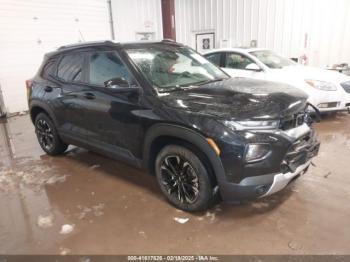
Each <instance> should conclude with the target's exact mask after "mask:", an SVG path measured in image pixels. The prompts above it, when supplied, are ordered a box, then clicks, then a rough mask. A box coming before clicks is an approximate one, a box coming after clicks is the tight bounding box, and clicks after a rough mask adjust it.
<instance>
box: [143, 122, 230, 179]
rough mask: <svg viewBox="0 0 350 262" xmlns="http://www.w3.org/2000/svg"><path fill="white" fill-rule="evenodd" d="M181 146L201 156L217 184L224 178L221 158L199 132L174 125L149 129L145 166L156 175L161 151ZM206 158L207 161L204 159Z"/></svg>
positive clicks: (144, 154)
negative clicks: (158, 155)
mask: <svg viewBox="0 0 350 262" xmlns="http://www.w3.org/2000/svg"><path fill="white" fill-rule="evenodd" d="M169 144H179V145H182V146H185V147H187V148H188V149H190V150H192V151H195V152H194V153H197V154H199V157H200V158H201V160H204V161H203V162H204V164H205V165H206V166H207V167H209V168H210V171H211V172H212V173H213V176H214V179H215V180H216V181H215V182H219V180H221V179H222V178H224V174H225V172H224V168H223V166H222V163H221V160H220V157H219V156H218V155H217V154H216V152H215V151H214V149H213V148H212V147H211V146H210V145H209V143H208V142H207V140H206V138H205V137H204V136H203V135H201V134H200V133H199V132H196V131H194V130H192V129H189V128H186V127H182V126H178V125H174V124H156V125H154V126H152V127H150V128H149V130H148V131H147V133H146V136H145V142H144V147H143V164H144V166H145V167H146V168H147V169H148V170H149V171H150V172H151V173H154V163H155V159H156V157H157V154H158V153H159V151H160V150H161V149H162V148H163V147H164V146H166V145H169ZM203 158H205V159H203Z"/></svg>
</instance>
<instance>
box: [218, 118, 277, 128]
mask: <svg viewBox="0 0 350 262" xmlns="http://www.w3.org/2000/svg"><path fill="white" fill-rule="evenodd" d="M223 123H224V125H225V126H227V127H229V128H231V129H232V130H246V129H276V128H277V127H278V125H279V121H278V120H262V121H224V122H223Z"/></svg>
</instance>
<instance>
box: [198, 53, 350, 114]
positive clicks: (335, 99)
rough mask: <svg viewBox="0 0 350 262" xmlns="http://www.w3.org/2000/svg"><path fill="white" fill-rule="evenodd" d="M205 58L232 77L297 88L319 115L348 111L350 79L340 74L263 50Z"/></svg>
mask: <svg viewBox="0 0 350 262" xmlns="http://www.w3.org/2000/svg"><path fill="white" fill-rule="evenodd" d="M205 57H206V58H207V59H208V60H209V61H211V62H212V63H214V64H216V65H217V66H219V67H221V68H222V69H223V70H224V71H225V72H226V73H228V74H229V75H230V76H232V77H249V78H255V79H263V80H268V81H275V82H281V83H287V84H290V85H293V86H295V87H297V88H300V89H301V90H303V91H304V92H306V93H307V94H308V95H309V98H308V101H309V102H310V103H311V104H313V105H314V106H316V107H317V108H318V109H319V111H320V112H332V111H344V110H349V109H350V77H349V76H346V75H344V74H341V73H338V72H334V71H329V70H326V69H321V68H316V67H311V66H303V65H300V64H298V63H295V62H294V61H292V60H291V59H288V58H285V57H282V56H280V55H278V54H276V53H274V52H273V51H271V50H267V49H257V48H227V49H217V50H212V51H210V52H208V53H206V54H205ZM349 112H350V111H349Z"/></svg>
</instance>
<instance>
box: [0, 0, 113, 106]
mask: <svg viewBox="0 0 350 262" xmlns="http://www.w3.org/2000/svg"><path fill="white" fill-rule="evenodd" d="M0 6H1V7H0V58H1V62H0V86H1V89H2V92H3V95H4V100H5V105H6V108H7V112H18V111H22V110H26V109H27V101H26V89H25V80H26V79H29V78H31V77H32V76H33V75H34V74H35V73H36V70H37V69H38V67H39V65H40V63H41V61H42V58H43V55H44V53H46V52H48V51H52V50H54V49H56V48H57V47H59V46H61V45H64V44H67V43H75V42H78V41H84V40H85V41H89V40H102V39H110V37H111V34H110V27H109V17H108V5H107V1H106V0H59V1H58V0H1V1H0Z"/></svg>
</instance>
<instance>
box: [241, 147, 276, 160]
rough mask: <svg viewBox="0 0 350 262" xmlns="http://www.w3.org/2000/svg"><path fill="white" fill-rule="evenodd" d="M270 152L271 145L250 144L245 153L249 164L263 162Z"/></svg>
mask: <svg viewBox="0 0 350 262" xmlns="http://www.w3.org/2000/svg"><path fill="white" fill-rule="evenodd" d="M269 152H270V145H269V144H249V145H248V147H247V150H246V153H245V160H246V161H247V162H251V161H257V160H261V159H263V158H265V157H266V156H267V154H268V153H269Z"/></svg>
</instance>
